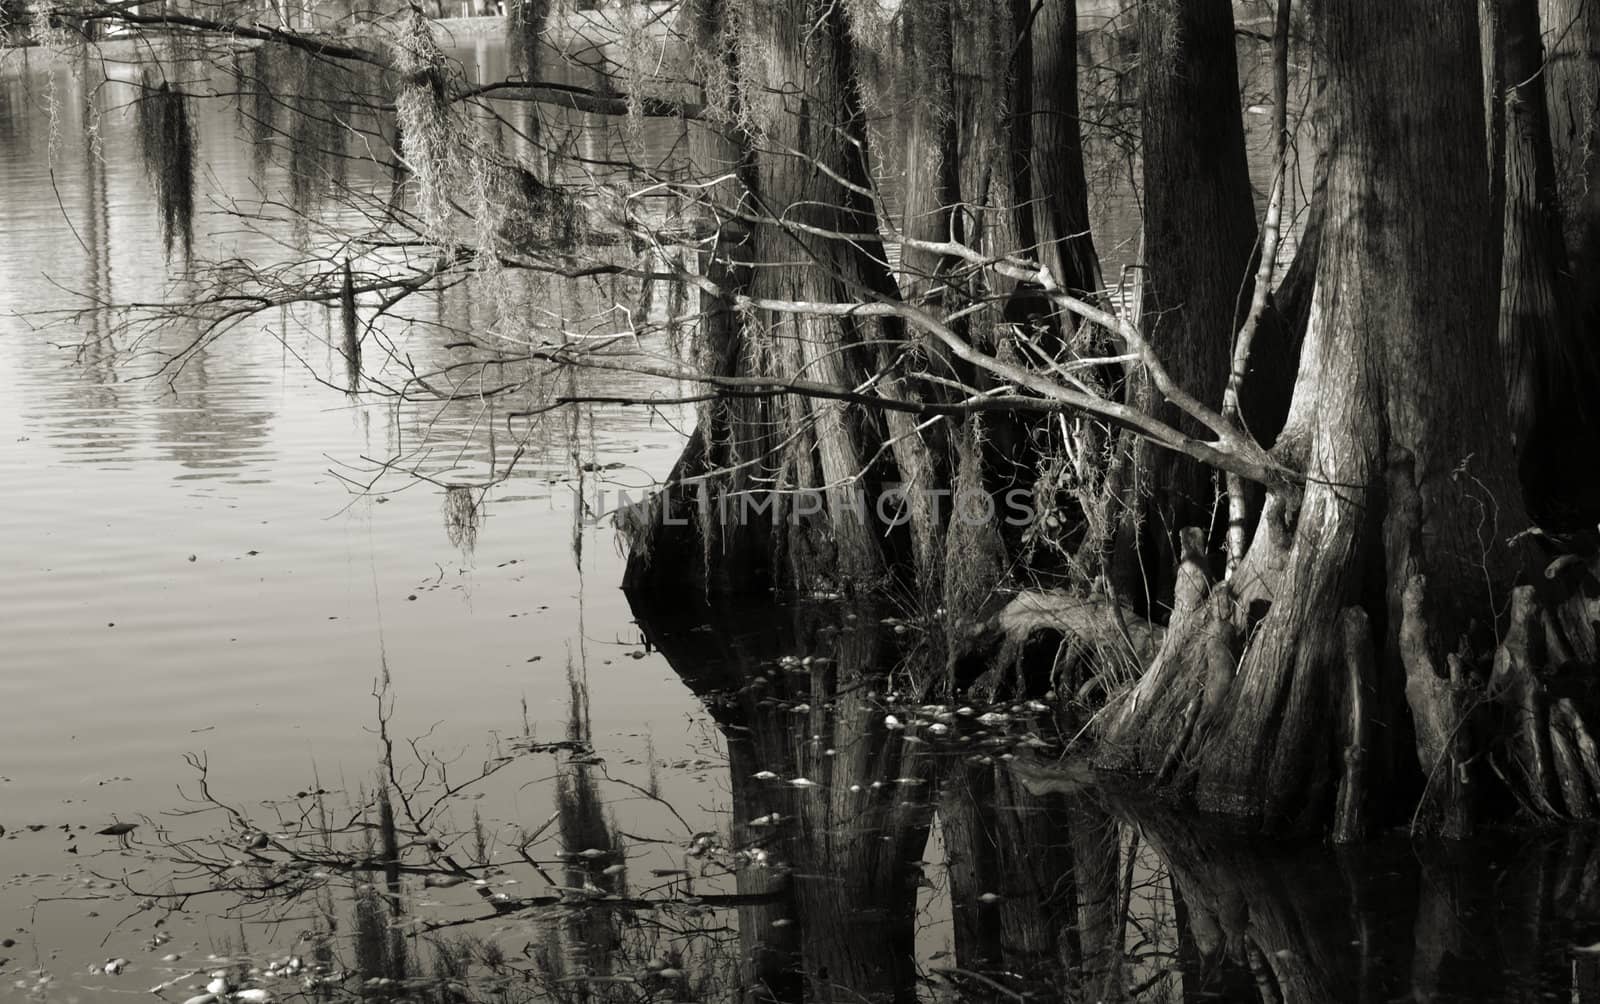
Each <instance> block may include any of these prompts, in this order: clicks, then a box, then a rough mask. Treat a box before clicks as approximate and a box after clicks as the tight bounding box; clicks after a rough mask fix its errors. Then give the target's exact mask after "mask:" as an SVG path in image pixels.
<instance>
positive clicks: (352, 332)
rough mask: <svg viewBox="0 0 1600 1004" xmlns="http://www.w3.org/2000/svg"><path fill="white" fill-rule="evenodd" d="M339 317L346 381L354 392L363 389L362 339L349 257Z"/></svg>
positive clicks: (340, 296) (342, 286)
mask: <svg viewBox="0 0 1600 1004" xmlns="http://www.w3.org/2000/svg"><path fill="white" fill-rule="evenodd" d="M339 318H340V320H342V321H343V322H344V371H345V382H346V384H347V386H348V387H349V389H350V393H352V394H354V393H355V392H356V391H358V390H360V389H361V339H360V337H358V335H357V334H356V289H355V281H354V279H353V278H352V277H351V275H350V259H348V258H346V259H345V260H344V277H343V279H342V281H341V282H340V284H339Z"/></svg>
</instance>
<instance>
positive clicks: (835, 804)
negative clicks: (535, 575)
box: [128, 605, 1600, 1004]
mask: <svg viewBox="0 0 1600 1004" xmlns="http://www.w3.org/2000/svg"><path fill="white" fill-rule="evenodd" d="M636 612H637V613H639V614H640V623H641V626H642V628H643V631H644V635H645V638H646V641H647V643H648V645H649V646H651V647H653V648H655V649H657V650H659V651H660V652H661V653H662V654H663V655H664V656H665V657H666V659H667V661H668V662H669V663H670V665H671V666H672V667H673V669H674V671H675V672H676V673H677V674H678V675H679V676H680V677H681V679H682V680H683V682H684V683H685V684H686V685H687V686H688V687H689V688H690V689H691V690H692V691H693V692H694V693H695V694H696V695H697V696H698V697H699V698H700V699H701V701H702V702H703V703H704V705H705V707H706V708H707V709H708V711H709V713H710V715H711V717H712V719H713V720H714V722H715V725H716V727H717V729H718V730H719V731H720V733H721V734H722V736H723V738H724V740H725V745H726V752H727V768H728V771H727V783H728V786H729V790H730V793H731V810H732V816H731V819H730V820H728V821H727V822H726V825H723V826H720V827H716V828H713V829H707V830H704V831H702V832H697V833H696V832H690V830H691V824H690V823H689V822H688V818H694V813H693V812H690V813H689V816H688V818H686V817H685V816H684V815H680V814H679V813H680V809H679V808H678V807H670V806H668V807H666V811H667V815H668V817H670V818H671V819H672V820H673V821H674V823H673V825H672V827H671V832H665V831H662V832H646V833H633V832H630V833H629V834H627V835H625V834H624V833H623V828H622V827H621V826H619V823H618V815H617V814H618V813H619V812H621V811H623V810H622V809H621V808H619V805H620V802H621V800H623V799H627V800H629V802H630V807H629V808H628V809H627V810H626V812H627V814H626V815H625V816H624V817H622V818H624V819H626V820H627V826H628V827H633V826H635V825H637V824H636V823H635V822H634V820H635V819H637V818H639V814H638V813H637V812H636V811H635V809H634V808H633V807H632V806H633V805H634V804H636V803H638V802H639V801H641V800H643V801H647V802H651V801H653V802H657V803H659V802H660V801H661V797H660V795H659V793H658V792H657V791H656V790H655V785H654V783H652V784H651V785H650V787H649V788H648V789H647V788H646V787H644V786H641V785H637V784H634V783H632V782H628V781H626V780H622V779H619V778H617V777H614V776H613V775H612V774H611V773H609V771H608V768H607V765H606V763H605V761H604V759H603V758H601V757H600V756H598V755H597V754H596V753H595V751H594V747H593V735H592V731H591V726H590V718H589V689H588V681H587V676H586V671H585V666H584V664H583V659H582V655H581V653H580V654H579V658H578V660H577V661H576V663H574V664H572V665H569V667H568V680H569V684H570V695H571V696H570V702H569V708H568V712H569V713H568V722H567V730H566V734H565V736H564V737H563V738H562V739H560V740H557V741H554V742H538V741H536V740H535V738H534V737H533V736H532V735H528V734H525V735H524V736H523V737H522V738H521V739H520V740H519V741H518V742H517V743H516V744H515V748H514V749H513V750H511V751H510V752H505V753H503V754H502V755H500V756H497V757H494V758H491V759H490V760H489V761H487V762H486V764H485V766H484V769H483V773H482V775H481V776H474V777H472V778H461V777H457V776H450V777H449V778H448V779H446V777H445V776H444V774H443V772H442V771H438V770H436V771H433V772H431V774H430V772H429V771H423V773H422V778H421V779H420V780H418V779H417V777H416V771H415V770H409V771H408V770H397V769H395V768H394V766H393V764H392V763H389V762H387V761H386V763H385V764H384V765H383V766H382V768H381V770H380V772H379V774H378V775H377V777H376V780H375V782H374V784H373V790H372V791H370V792H367V793H365V794H362V795H358V796H356V797H355V798H354V799H353V802H354V803H355V804H354V805H353V806H352V808H353V810H354V811H353V812H349V813H341V811H338V810H335V809H333V808H332V807H331V806H330V805H329V804H327V799H325V798H322V797H316V798H313V799H311V800H310V801H309V802H306V801H302V802H301V803H298V804H299V810H298V812H297V814H292V813H284V812H282V811H281V810H280V812H279V818H278V819H277V820H276V821H275V822H274V823H273V824H272V825H271V826H270V827H268V826H267V825H266V824H265V823H264V822H257V821H254V820H250V819H247V818H246V816H245V815H244V813H243V812H242V811H240V810H237V809H227V810H225V811H227V812H228V813H229V817H228V818H229V820H230V825H231V827H232V828H233V829H234V830H236V831H237V832H235V833H234V834H232V835H230V836H229V837H228V838H227V840H226V841H221V842H219V841H217V840H215V839H213V840H209V841H206V840H192V841H176V840H174V841H170V842H167V843H165V844H163V845H162V854H163V855H164V856H165V857H166V858H167V859H168V860H169V861H170V862H171V863H172V864H174V865H176V866H177V867H176V868H175V870H174V879H173V883H172V885H171V886H169V887H166V888H156V889H138V882H137V881H136V880H135V879H129V880H128V884H129V887H130V888H133V889H136V890H137V891H139V892H140V894H141V895H143V896H147V897H148V899H146V900H145V903H146V905H147V907H157V908H165V909H170V910H178V909H183V908H185V907H189V908H194V906H195V905H196V904H195V903H194V902H193V901H194V900H195V898H196V897H197V896H210V895H211V894H212V893H220V894H221V895H222V896H224V897H231V898H232V900H231V903H230V910H229V912H230V914H232V915H234V916H238V917H248V918H249V919H251V920H254V921H263V920H277V921H280V922H287V921H290V920H297V921H300V922H301V923H300V925H299V926H300V928H301V929H303V928H304V923H303V921H304V919H305V917H306V916H307V915H308V914H307V911H306V909H305V908H306V906H307V904H308V903H309V904H312V905H314V907H315V908H314V909H313V910H311V911H310V914H309V915H310V916H311V917H312V918H313V925H312V929H311V930H310V931H306V932H305V933H303V934H302V935H301V940H302V941H307V942H309V946H308V945H305V944H300V945H298V946H297V947H296V948H295V949H294V950H296V951H301V952H303V953H304V955H303V958H299V959H296V962H297V967H296V968H293V969H291V968H289V967H288V965H287V962H286V960H287V959H289V958H290V957H289V956H282V957H277V961H276V964H275V965H274V964H272V962H271V961H270V958H269V955H262V956H259V957H257V956H253V955H251V954H250V953H249V951H248V950H247V946H242V945H241V946H235V947H236V948H238V949H241V950H240V951H236V952H235V953H234V954H235V956H236V957H235V958H234V959H232V960H231V961H232V963H233V964H234V965H235V966H236V972H235V976H234V978H235V980H236V982H238V983H239V984H240V985H260V986H264V987H268V988H274V989H275V990H276V992H277V993H278V994H279V996H280V997H284V996H289V995H290V994H293V993H306V994H308V995H309V996H311V997H313V998H315V999H320V1000H334V999H347V998H349V997H351V996H363V997H377V998H380V999H393V1000H402V999H404V1000H428V1001H440V1002H444V1001H478V1000H484V1001H489V1000H493V1001H524V1000H526V1001H536V1000H550V1001H630V1002H632V1001H651V1002H656V1001H661V1002H666V1001H728V1002H777V1001H840V1002H842V1001H883V1002H890V1001H912V1000H960V1001H986V1002H997V1004H998V1002H1009V1001H1074V1002H1076V1001H1117V1000H1126V1001H1179V1000H1181V1001H1204V1000H1222V1001H1236V1000H1250V1001H1257V1000H1259V1001H1263V1002H1323V1001H1327V1002H1333V1001H1373V1002H1382V1001H1393V1000H1399V999H1411V1000H1417V1001H1461V1000H1494V1001H1501V1000H1512V999H1528V1000H1531V999H1535V998H1539V999H1547V998H1551V997H1561V998H1563V999H1568V1000H1572V1001H1600V965H1597V960H1600V945H1595V948H1596V953H1590V952H1589V951H1587V950H1586V949H1587V946H1588V945H1589V944H1590V943H1591V942H1595V941H1597V940H1600V839H1597V836H1596V834H1595V832H1593V831H1591V830H1573V831H1570V832H1567V833H1564V834H1562V835H1561V836H1559V837H1556V838H1548V837H1546V838H1529V837H1527V836H1520V837H1513V836H1509V835H1508V836H1506V837H1504V838H1500V839H1488V840H1485V841H1482V842H1479V843H1475V844H1472V845H1460V846H1453V847H1452V846H1442V845H1412V844H1410V843H1408V842H1406V841H1405V840H1403V839H1401V838H1391V839H1384V840H1379V841H1377V842H1375V843H1373V844H1370V845H1367V846H1362V847H1357V848H1342V849H1339V850H1337V851H1335V850H1333V849H1331V848H1327V847H1322V846H1312V847H1290V846H1285V845H1282V844H1277V845H1271V846H1258V845H1256V844H1254V843H1252V842H1251V841H1250V840H1249V839H1248V838H1244V837H1241V836H1239V835H1238V834H1228V833H1223V832H1218V831H1215V830H1213V829H1211V828H1210V827H1208V826H1207V825H1205V824H1203V823H1200V822H1197V821H1196V820H1194V819H1192V818H1182V817H1177V816H1174V815H1172V814H1170V813H1168V812H1166V811H1163V810H1162V809H1161V808H1160V807H1157V806H1151V805H1147V804H1143V803H1141V802H1140V801H1139V800H1138V798H1137V796H1136V795H1134V794H1130V793H1128V792H1125V791H1118V790H1116V789H1115V788H1114V787H1111V788H1107V787H1105V786H1103V785H1101V786H1092V785H1091V784H1090V783H1089V782H1090V781H1091V780H1092V779H1091V778H1089V777H1088V775H1087V774H1086V773H1085V772H1083V771H1081V770H1077V769H1075V768H1073V767H1072V766H1071V765H1070V764H1071V761H1059V762H1058V761H1057V759H1056V756H1057V754H1056V751H1055V750H1053V749H1052V748H1051V747H1052V745H1053V744H1057V743H1058V742H1059V739H1060V737H1059V736H1057V735H1055V734H1053V733H1052V728H1051V726H1052V723H1051V722H1049V721H1048V720H1046V719H1045V717H1044V716H1043V715H1042V714H1035V713H1032V712H1030V711H1029V709H1028V706H1027V705H1026V704H1007V705H1000V706H978V707H973V708H961V707H958V706H950V707H943V706H939V705H934V704H929V703H924V695H921V694H918V693H917V692H916V690H915V687H914V684H915V683H916V682H917V681H918V680H919V679H921V678H922V677H923V676H924V674H923V673H920V672H918V667H917V665H916V663H915V658H916V656H915V649H914V646H907V645H906V644H904V640H905V637H907V636H913V637H914V632H909V633H907V634H906V635H900V634H896V633H895V632H894V631H893V630H892V629H890V628H889V627H887V626H886V625H885V624H884V623H883V622H882V621H881V620H880V619H879V618H878V617H877V616H875V615H873V614H872V613H870V612H869V611H868V610H866V609H864V608H863V609H860V610H858V611H855V612H850V611H846V610H844V609H841V608H839V607H836V606H830V605H801V606H796V607H790V608H783V609H773V608H771V607H768V608H765V609H760V610H752V609H737V608H723V609H715V610H713V609H708V608H706V607H704V606H699V607H694V608H692V609H689V610H684V611H678V612H676V613H674V614H673V615H672V616H662V615H660V614H659V612H656V613H653V614H652V613H650V612H647V611H644V610H639V611H636ZM383 693H384V692H383V691H382V690H380V692H379V699H380V709H382V708H384V704H383ZM384 718H386V714H384V713H380V719H384ZM385 726H386V723H385ZM381 735H382V736H383V738H384V740H385V745H386V748H390V749H391V750H392V749H393V748H394V744H392V743H389V741H388V735H387V728H386V727H385V728H384V729H383V730H382V731H381ZM401 748H402V749H403V748H404V747H403V746H402V747H401ZM393 755H394V754H392V753H391V757H392V756H393ZM530 757H534V758H545V757H554V758H555V759H556V769H555V771H554V799H555V812H554V813H553V814H552V815H551V816H550V818H549V819H548V820H547V821H545V823H544V824H543V825H534V824H529V823H527V822H526V821H523V822H520V823H518V822H514V823H512V824H511V825H510V826H509V827H507V829H506V830H505V832H489V831H490V829H491V824H488V823H485V822H484V821H483V820H484V817H485V815H488V813H486V812H485V813H482V814H480V811H479V809H477V808H474V807H473V803H472V802H471V801H470V799H471V798H472V795H473V792H474V790H475V788H477V787H480V786H482V787H490V788H492V787H493V785H494V783H495V778H496V777H497V776H499V775H500V774H501V772H502V771H505V770H507V769H508V768H520V765H525V764H527V763H528V762H529V758H530ZM425 762H428V761H427V755H426V754H425V753H419V756H418V763H425ZM201 766H202V767H203V765H201ZM510 773H512V774H515V773H517V771H516V770H511V771H510ZM531 773H535V774H536V773H537V771H533V772H531ZM202 776H203V775H202ZM519 777H520V775H519ZM523 786H524V787H526V786H527V785H526V784H523ZM201 796H202V799H203V800H204V799H209V798H210V794H209V792H207V791H206V790H205V788H204V785H203V784H202V788H201ZM208 804H210V803H208ZM218 807H219V806H217V805H213V811H215V809H216V808H218ZM463 811H466V812H470V814H471V822H470V823H467V822H465V821H463V820H461V819H460V818H458V817H459V813H461V812H463ZM683 811H688V810H687V809H684V810H683ZM701 811H702V813H703V810H701ZM341 819H344V820H346V821H344V822H341V821H340V820H341ZM452 819H454V820H455V821H454V822H451V820H452ZM258 828H259V829H258ZM262 830H268V831H270V832H271V834H272V836H271V837H270V839H267V838H263V837H260V836H256V834H258V833H260V832H261V831H262ZM264 839H265V840H266V842H265V844H264V845H261V846H254V845H260V844H261V842H262V841H263V840H264ZM241 844H243V845H244V846H245V847H246V848H247V849H246V850H245V851H244V852H243V855H242V856H241V852H240V849H239V848H240V846H241ZM552 845H555V846H552ZM646 859H649V860H651V861H653V862H656V863H659V862H660V861H662V860H670V861H675V862H677V864H678V865H681V867H678V866H674V867H668V868H649V869H646V868H644V866H643V864H641V862H645V861H646ZM541 886H542V888H541ZM527 888H534V889H535V890H537V891H535V892H534V893H532V894H531V895H530V894H526V893H524V892H523V890H525V889H527ZM351 890H353V894H352V893H351ZM341 903H343V904H346V905H345V906H343V907H341V906H340V905H339V904H341ZM345 911H348V915H350V916H352V917H353V920H354V924H353V928H354V929H353V932H352V937H350V939H349V944H348V947H345V946H343V945H341V941H342V940H343V938H344V936H343V935H342V934H341V933H340V930H339V926H340V925H339V922H338V918H339V916H340V915H341V913H342V912H345ZM269 929H270V928H269ZM269 954H270V953H269ZM183 975H184V974H178V978H177V979H175V980H174V981H173V986H174V989H175V990H181V989H182V988H183V986H184V983H183V981H182V977H183ZM275 981H276V982H275Z"/></svg>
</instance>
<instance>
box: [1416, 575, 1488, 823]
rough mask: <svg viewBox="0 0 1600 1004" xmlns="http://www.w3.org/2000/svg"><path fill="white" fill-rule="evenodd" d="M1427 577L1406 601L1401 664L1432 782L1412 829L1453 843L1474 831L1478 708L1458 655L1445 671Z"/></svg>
mask: <svg viewBox="0 0 1600 1004" xmlns="http://www.w3.org/2000/svg"><path fill="white" fill-rule="evenodd" d="M1427 587H1428V583H1427V578H1426V577H1425V576H1422V575H1413V576H1412V577H1411V578H1410V579H1409V580H1408V581H1407V582H1406V587H1405V592H1404V593H1403V594H1402V596H1401V603H1400V609H1401V620H1400V661H1401V663H1402V664H1403V665H1404V667H1405V672H1406V703H1407V704H1409V705H1410V706H1411V718H1412V722H1413V724H1414V725H1415V728H1416V745H1417V761H1418V763H1420V764H1421V765H1422V770H1423V774H1424V776H1425V777H1426V778H1427V783H1426V786H1425V787H1424V789H1423V793H1422V800H1421V802H1420V804H1419V805H1418V806H1417V812H1416V815H1415V817H1414V822H1413V825H1414V826H1416V827H1418V828H1420V829H1422V830H1426V831H1432V830H1437V831H1438V832H1439V833H1440V834H1441V835H1443V836H1447V837H1453V838H1461V837H1465V836H1467V834H1468V833H1470V832H1471V830H1472V795H1473V790H1472V787H1471V783H1472V775H1471V772H1470V771H1469V770H1468V769H1467V762H1468V759H1469V753H1468V749H1469V739H1470V736H1469V731H1470V717H1471V714H1472V709H1473V707H1474V705H1475V703H1476V702H1475V701H1474V699H1473V696H1472V693H1471V688H1470V686H1469V681H1468V676H1467V672H1466V668H1465V666H1464V664H1463V661H1462V660H1461V658H1460V657H1459V656H1457V655H1455V654H1453V653H1452V654H1451V655H1449V656H1447V657H1446V658H1445V660H1444V662H1445V665H1444V666H1440V664H1439V657H1438V645H1437V644H1436V642H1435V640H1434V639H1433V638H1432V637H1430V633H1429V629H1428V620H1427V614H1426V604H1427Z"/></svg>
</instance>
